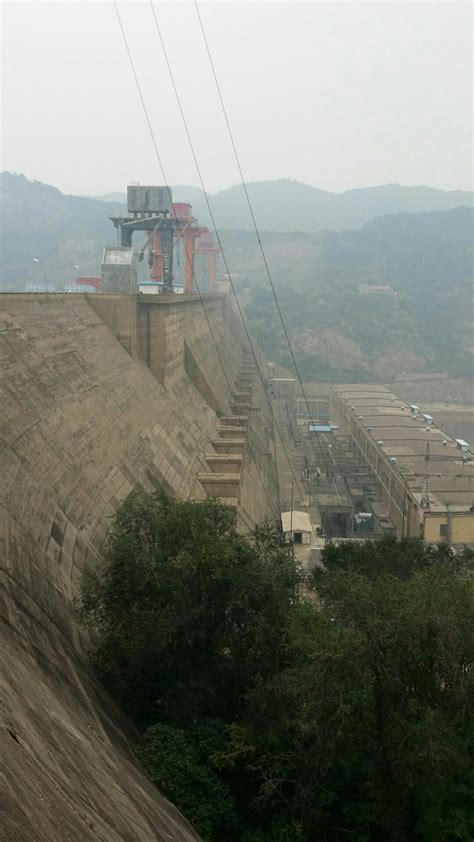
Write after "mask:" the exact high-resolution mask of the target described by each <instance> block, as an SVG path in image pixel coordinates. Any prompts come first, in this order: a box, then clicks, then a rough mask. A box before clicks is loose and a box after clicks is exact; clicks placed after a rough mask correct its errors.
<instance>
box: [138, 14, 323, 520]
mask: <svg viewBox="0 0 474 842" xmlns="http://www.w3.org/2000/svg"><path fill="white" fill-rule="evenodd" d="M149 4H150V8H151V11H152V14H153V18H154V21H155V26H156V31H157V34H158V38H159V40H160V44H161V48H162V50H163V55H164V58H165V62H166V66H167V69H168V73H169V76H170V80H171V84H172V87H173V90H174V93H175V97H176V101H177V104H178V109H179V112H180V115H181V119H182V122H183V126H184V130H185V132H186V137H187V139H188V143H189V147H190V150H191V154H192V157H193V160H194V164H195V167H196V172H197V174H198V178H199V181H200V184H201V189H202V191H203V194H204V197H205V200H206V205H207V209H208V212H209V216H210V218H211V222H212V226H213V228H214V231H215V234H216V239H217V243H218V245H219V248H220V251H221V254H222V260H223V262H224V266H225V271H226V274H227V277H228V280H229V283H230V288H231V290H232V293H233V296H234V299H235V303H236V305H237V309H238V312H239V315H240V319H241V321H242V325H243V327H244V331H245V334H246V337H247V341H248V344H249V348H250V351H251V353H252V356H253V359H254V362H255V365H256V369H257V372H258V375H259V378H260V381H261V383H262V388H263V392H264V394H265V396H266V399H267V402H268V406H269V408H270V412H271V414H272V417H273V423H274V426H275V429H276V430H277V432H278V435H279V437H280V442H281V444H282V447H283V450H284V452H285V456H286V459H287V461H288V465H289V467H290V470H291V473H292V475H293V479H294V481H295V485H296V488H297V489H298V493H299V495H300V498H301V502H302V505H303V506H304V508H305V509H306V511H307V513H308V515H309V512H308V509H307V507H306V504H305V502H304V494H302V492H301V489H300V487H299V484H298V480H297V477H296V475H295V472H294V469H293V463H292V461H291V460H290V457H289V455H288V451H287V449H286V445H285V441H284V438H283V436H282V433H281V431H280V428H279V425H278V421H277V419H276V416H275V413H274V411H273V406H272V403H271V400H270V398H269V396H268V393H267V388H266V384H265V379H264V376H263V374H262V371H261V368H260V365H259V362H258V359H257V356H256V354H255V351H254V348H253V345H252V340H251V338H250V334H249V331H248V328H247V325H246V322H245V319H244V315H243V312H242V308H241V306H240V302H239V299H238V297H237V293H236V291H235V287H234V283H233V281H232V275H231V273H230V270H229V266H228V263H227V258H226V255H225V251H224V248H223V245H222V241H221V238H220V234H219V230H218V228H217V225H216V220H215V218H214V213H213V210H212V207H211V203H210V201H209V194H208V191H207V190H206V186H205V184H204V179H203V177H202V172H201V168H200V166H199V162H198V159H197V155H196V152H195V149H194V144H193V142H192V139H191V134H190V132H189V128H188V123H187V120H186V116H185V114H184V109H183V107H182V103H181V97H180V95H179V91H178V88H177V86H176V82H175V79H174V74H173V70H172V68H171V63H170V61H169V58H168V53H167V50H166V46H165V43H164V39H163V35H162V33H161V29H160V25H159V22H158V18H157V15H156V11H155V6H154V4H153V0H149Z"/></svg>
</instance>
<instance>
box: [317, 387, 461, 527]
mask: <svg viewBox="0 0 474 842" xmlns="http://www.w3.org/2000/svg"><path fill="white" fill-rule="evenodd" d="M332 389H333V392H334V393H335V394H336V395H337V396H338V397H339V398H340V400H341V401H342V402H343V403H344V404H345V406H346V408H347V410H348V412H349V413H350V415H351V416H352V417H353V418H355V419H356V420H357V423H358V424H359V426H360V427H361V429H363V430H364V431H365V433H366V435H367V436H369V438H371V439H372V440H373V442H374V445H375V446H376V447H377V449H379V450H380V452H381V453H383V454H384V455H385V456H386V457H387V459H390V458H395V459H396V462H395V463H391V468H392V469H394V470H396V471H397V473H398V474H399V475H400V478H401V479H402V480H403V481H404V483H405V485H406V487H407V489H408V491H409V492H410V494H411V496H412V497H413V499H414V500H416V502H417V503H418V504H419V502H420V499H421V489H422V484H423V477H424V474H425V454H426V445H427V443H428V442H429V444H430V461H429V492H430V503H431V511H445V510H446V508H447V507H448V506H449V508H450V509H451V510H452V511H469V509H470V507H471V506H472V505H473V504H474V454H473V453H472V451H471V450H469V451H467V452H462V451H460V450H459V448H458V447H457V445H456V439H454V438H453V437H452V436H450V435H449V434H448V433H445V432H443V431H442V430H440V429H439V428H438V426H437V425H436V412H435V413H434V416H433V425H431V426H428V425H427V424H426V421H425V418H424V417H423V414H424V415H425V416H426V414H427V413H426V411H425V410H424V409H422V408H421V407H420V408H419V409H418V410H417V412H416V418H413V412H412V410H411V407H410V404H409V403H407V402H406V401H402V400H401V399H400V398H399V397H398V396H397V395H395V394H393V392H390V390H389V389H388V388H387V387H386V386H383V385H370V384H365V383H364V384H353V383H351V384H348V385H337V386H333V387H332ZM380 442H381V443H380ZM443 442H446V444H443ZM464 458H466V459H467V461H464Z"/></svg>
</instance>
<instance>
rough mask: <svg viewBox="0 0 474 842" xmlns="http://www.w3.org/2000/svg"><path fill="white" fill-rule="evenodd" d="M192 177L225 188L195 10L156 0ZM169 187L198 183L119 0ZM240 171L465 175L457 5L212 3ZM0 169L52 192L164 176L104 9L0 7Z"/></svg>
mask: <svg viewBox="0 0 474 842" xmlns="http://www.w3.org/2000/svg"><path fill="white" fill-rule="evenodd" d="M155 8H156V13H157V17H158V19H159V22H160V26H161V28H162V33H163V37H164V40H165V43H166V46H167V49H168V52H169V57H170V61H171V65H172V68H173V72H174V74H175V79H176V84H177V86H178V89H179V92H180V94H181V97H182V102H183V107H184V111H185V114H186V117H187V119H188V123H189V128H190V132H191V135H192V138H193V141H194V144H195V148H196V153H197V156H198V159H199V163H200V165H201V169H202V174H203V178H204V182H205V186H206V188H207V189H209V190H210V191H216V190H218V189H221V188H225V187H228V186H230V185H231V184H235V183H237V182H238V180H239V179H238V173H237V170H236V165H235V161H234V158H233V154H232V150H231V147H230V144H229V140H228V137H227V134H226V130H225V125H224V123H223V118H222V114H221V112H220V107H219V103H218V99H217V94H216V90H215V87H214V83H213V80H212V77H211V71H210V67H209V63H208V59H207V56H206V53H205V49H204V44H203V41H202V36H201V33H200V30H199V27H198V22H197V17H196V11H195V8H194V4H193V3H187V2H183V3H181V2H176V0H175V2H172V3H162V2H157V3H155ZM119 9H120V11H121V15H122V19H123V24H124V27H125V30H126V33H127V37H128V39H129V44H130V49H131V51H132V54H133V57H134V61H135V64H136V70H137V73H138V76H139V79H140V83H141V85H142V90H143V95H144V98H145V101H146V104H147V107H148V110H149V115H150V120H151V122H152V125H153V128H154V131H155V135H156V139H157V144H158V147H159V151H160V155H161V157H162V160H163V164H164V169H165V172H166V176H167V179H168V182H169V183H171V184H195V185H198V183H199V182H198V178H197V174H196V170H195V166H194V163H193V160H192V158H191V154H190V151H189V147H188V145H187V140H186V137H185V135H184V131H183V128H182V124H181V121H180V116H179V113H178V110H177V106H176V101H175V99H174V94H173V91H172V89H171V85H170V81H169V77H168V73H167V70H166V66H165V64H164V59H163V54H162V50H161V46H160V43H159V40H158V36H157V33H156V30H155V27H154V21H153V17H152V13H151V10H150V6H149V3H148V2H140V0H137V2H133V3H130V2H119ZM200 9H201V15H202V18H203V22H204V25H205V28H206V31H207V36H208V40H209V45H210V48H211V52H212V53H213V57H214V62H215V66H216V70H217V73H218V76H219V80H220V83H221V87H222V92H223V96H224V100H225V103H226V106H227V109H228V114H229V119H230V122H231V125H232V128H233V130H234V135H235V141H236V144H237V148H238V151H239V154H240V157H241V163H242V167H243V170H244V174H245V176H246V178H247V179H248V180H249V181H250V180H256V179H274V178H293V179H298V180H300V181H304V182H307V183H309V184H312V185H314V186H316V187H321V188H323V189H326V190H336V191H342V190H345V189H349V188H351V187H361V186H369V185H375V184H382V183H388V182H400V183H402V184H428V185H432V186H435V187H441V188H465V189H469V187H470V184H471V143H472V132H471V119H472V108H471V96H472V91H471V13H472V10H471V5H470V3H463V2H457V0H452V1H451V2H434V3H430V2H398V0H393V2H380V0H378V2H338V0H331V2H311V3H297V2H286V3H273V2H265V3H257V2H251V3H241V2H239V3H227V2H219V3H210V2H202V3H201V5H200ZM2 12H3V34H2V65H3V74H2V79H3V97H2V124H3V143H2V168H3V169H8V170H13V171H15V172H22V173H24V174H25V175H27V176H28V177H30V178H36V179H39V180H41V181H45V182H47V183H50V184H53V185H55V186H57V187H59V188H60V189H61V190H63V191H65V192H71V193H82V194H100V193H105V192H109V191H121V190H123V189H124V188H125V186H126V184H127V183H128V182H130V181H132V180H137V181H141V182H142V183H155V184H160V183H162V180H163V179H162V176H161V173H160V171H159V169H158V165H157V161H156V157H155V153H154V150H153V146H152V143H151V140H150V136H149V133H148V129H147V126H146V123H145V119H144V115H143V111H142V108H141V105H140V100H139V98H138V94H137V90H136V87H135V82H134V79H133V76H132V73H131V69H130V65H129V61H128V58H127V55H126V52H125V47H124V43H123V40H122V35H121V32H120V29H119V25H118V20H117V16H116V14H115V11H114V6H113V3H112V2H102V3H98V2H82V3H76V2H67V0H62V2H56V3H51V2H36V3H24V2H6V3H3V4H2Z"/></svg>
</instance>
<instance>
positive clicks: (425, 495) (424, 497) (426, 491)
mask: <svg viewBox="0 0 474 842" xmlns="http://www.w3.org/2000/svg"><path fill="white" fill-rule="evenodd" d="M429 481H430V443H429V441H428V442H426V453H425V475H424V477H423V485H422V487H421V500H420V505H421V508H422V509H429V508H430V506H431V504H430V488H429Z"/></svg>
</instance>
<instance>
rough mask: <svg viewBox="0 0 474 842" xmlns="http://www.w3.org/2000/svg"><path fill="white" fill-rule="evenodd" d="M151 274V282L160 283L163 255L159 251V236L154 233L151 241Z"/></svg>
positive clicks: (157, 233) (158, 233) (161, 279)
mask: <svg viewBox="0 0 474 842" xmlns="http://www.w3.org/2000/svg"><path fill="white" fill-rule="evenodd" d="M151 255H152V260H151V272H150V277H151V279H152V280H153V281H157V282H159V283H161V282H162V281H163V254H162V251H161V234H160V232H159V231H156V232H155V234H154V236H153V239H152V241H151Z"/></svg>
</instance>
